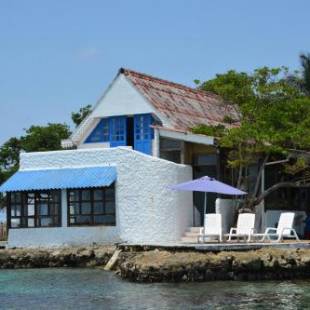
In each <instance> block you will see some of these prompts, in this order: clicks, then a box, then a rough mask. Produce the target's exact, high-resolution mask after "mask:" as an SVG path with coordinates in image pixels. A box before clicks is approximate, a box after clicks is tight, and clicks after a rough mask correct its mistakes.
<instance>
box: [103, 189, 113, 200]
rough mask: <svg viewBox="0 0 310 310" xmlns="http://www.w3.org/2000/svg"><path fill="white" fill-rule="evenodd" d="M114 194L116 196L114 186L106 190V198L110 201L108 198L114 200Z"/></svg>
mask: <svg viewBox="0 0 310 310" xmlns="http://www.w3.org/2000/svg"><path fill="white" fill-rule="evenodd" d="M114 196H115V191H114V188H112V187H109V188H107V189H106V191H105V197H106V198H105V199H106V200H107V201H108V200H114Z"/></svg>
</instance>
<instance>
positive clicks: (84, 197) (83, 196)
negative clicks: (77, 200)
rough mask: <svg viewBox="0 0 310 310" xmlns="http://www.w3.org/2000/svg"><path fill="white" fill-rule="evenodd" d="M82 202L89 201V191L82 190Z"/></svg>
mask: <svg viewBox="0 0 310 310" xmlns="http://www.w3.org/2000/svg"><path fill="white" fill-rule="evenodd" d="M82 200H90V190H82Z"/></svg>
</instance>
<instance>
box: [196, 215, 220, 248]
mask: <svg viewBox="0 0 310 310" xmlns="http://www.w3.org/2000/svg"><path fill="white" fill-rule="evenodd" d="M206 238H210V239H211V238H212V239H217V240H218V241H219V242H222V241H223V235H222V214H219V213H208V214H205V219H204V227H202V228H200V233H199V236H198V243H199V242H205V241H206Z"/></svg>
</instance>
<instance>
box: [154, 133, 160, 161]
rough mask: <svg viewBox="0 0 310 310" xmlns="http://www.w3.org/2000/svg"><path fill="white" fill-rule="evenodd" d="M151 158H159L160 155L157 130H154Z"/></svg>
mask: <svg viewBox="0 0 310 310" xmlns="http://www.w3.org/2000/svg"><path fill="white" fill-rule="evenodd" d="M152 146H153V147H152V148H153V156H155V157H159V155H160V145H159V130H158V129H157V128H154V139H153V145H152Z"/></svg>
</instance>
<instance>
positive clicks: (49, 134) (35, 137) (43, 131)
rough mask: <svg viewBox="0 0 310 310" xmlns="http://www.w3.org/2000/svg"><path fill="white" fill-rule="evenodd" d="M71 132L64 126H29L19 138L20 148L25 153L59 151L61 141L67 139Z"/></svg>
mask: <svg viewBox="0 0 310 310" xmlns="http://www.w3.org/2000/svg"><path fill="white" fill-rule="evenodd" d="M70 134H71V132H70V129H69V127H68V125H66V124H51V123H49V124H48V125H47V126H31V127H30V128H29V129H27V130H26V134H25V135H24V136H22V137H21V138H20V143H21V147H22V149H23V150H24V151H26V152H38V151H40V152H41V151H55V150H60V149H61V148H62V147H61V140H63V139H67V138H69V136H70Z"/></svg>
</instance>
